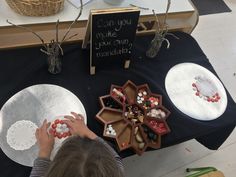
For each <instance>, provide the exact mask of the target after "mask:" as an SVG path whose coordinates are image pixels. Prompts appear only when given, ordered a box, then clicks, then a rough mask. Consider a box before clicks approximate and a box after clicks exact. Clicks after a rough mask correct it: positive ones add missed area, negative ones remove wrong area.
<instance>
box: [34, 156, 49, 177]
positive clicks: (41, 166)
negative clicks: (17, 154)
mask: <svg viewBox="0 0 236 177" xmlns="http://www.w3.org/2000/svg"><path fill="white" fill-rule="evenodd" d="M50 163H51V160H49V159H45V158H39V157H38V158H37V159H35V160H34V166H33V168H32V171H31V173H30V177H43V176H44V175H45V173H46V171H47V170H48V168H49V165H50Z"/></svg>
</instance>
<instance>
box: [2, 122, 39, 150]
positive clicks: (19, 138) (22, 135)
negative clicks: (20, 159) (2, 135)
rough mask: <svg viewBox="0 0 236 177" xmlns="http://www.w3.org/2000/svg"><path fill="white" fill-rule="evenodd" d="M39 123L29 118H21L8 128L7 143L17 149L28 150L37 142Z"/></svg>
mask: <svg viewBox="0 0 236 177" xmlns="http://www.w3.org/2000/svg"><path fill="white" fill-rule="evenodd" d="M37 128H38V127H37V125H35V123H33V122H31V121H29V120H19V121H17V122H15V123H14V124H12V125H11V127H10V128H9V129H8V130H7V136H6V138H7V143H8V144H9V146H10V147H11V148H13V149H15V150H26V149H29V148H31V146H33V145H34V144H35V143H36V139H35V131H36V129H37Z"/></svg>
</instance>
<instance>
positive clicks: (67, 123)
mask: <svg viewBox="0 0 236 177" xmlns="http://www.w3.org/2000/svg"><path fill="white" fill-rule="evenodd" d="M64 123H65V124H66V125H68V127H69V128H70V127H73V123H72V122H71V121H70V120H64Z"/></svg>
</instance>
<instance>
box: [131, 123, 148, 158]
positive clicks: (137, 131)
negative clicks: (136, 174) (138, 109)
mask: <svg viewBox="0 0 236 177" xmlns="http://www.w3.org/2000/svg"><path fill="white" fill-rule="evenodd" d="M147 145H148V141H147V136H146V135H145V134H144V133H143V131H142V126H141V125H138V126H134V129H133V132H132V148H133V149H134V151H135V152H136V153H137V154H138V155H142V154H143V152H144V151H145V150H146V148H147Z"/></svg>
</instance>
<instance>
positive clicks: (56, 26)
mask: <svg viewBox="0 0 236 177" xmlns="http://www.w3.org/2000/svg"><path fill="white" fill-rule="evenodd" d="M58 25H59V19H58V20H57V23H56V42H57V43H58Z"/></svg>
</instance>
